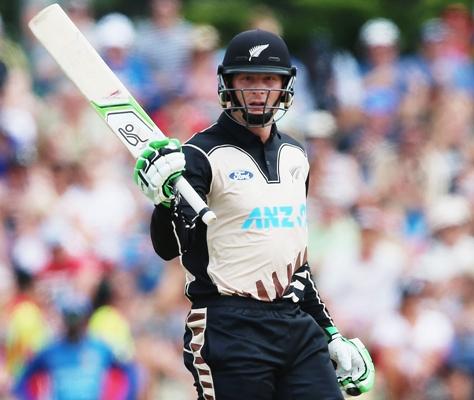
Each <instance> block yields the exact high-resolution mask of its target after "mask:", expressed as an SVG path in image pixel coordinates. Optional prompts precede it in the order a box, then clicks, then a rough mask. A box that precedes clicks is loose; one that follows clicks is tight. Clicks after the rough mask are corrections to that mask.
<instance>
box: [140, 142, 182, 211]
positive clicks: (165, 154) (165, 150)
mask: <svg viewBox="0 0 474 400" xmlns="http://www.w3.org/2000/svg"><path fill="white" fill-rule="evenodd" d="M185 165H186V160H185V158H184V154H183V153H182V151H181V143H180V142H179V140H178V139H169V138H166V139H162V140H154V141H152V142H150V143H148V145H147V147H146V148H145V150H144V151H143V152H142V154H140V157H138V159H137V162H136V164H135V170H134V174H133V178H134V181H135V183H136V184H137V185H138V187H139V188H140V190H141V191H142V192H143V193H144V194H145V196H147V197H148V198H149V199H150V200H151V201H152V202H153V203H154V204H163V205H165V206H167V207H169V206H170V204H171V201H172V200H173V199H174V198H175V191H174V187H173V183H174V182H175V180H176V179H177V178H178V177H179V176H181V175H182V173H183V171H184V167H185Z"/></svg>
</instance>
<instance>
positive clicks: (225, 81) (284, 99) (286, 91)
mask: <svg viewBox="0 0 474 400" xmlns="http://www.w3.org/2000/svg"><path fill="white" fill-rule="evenodd" d="M295 75H296V68H294V74H293V75H292V76H289V77H285V78H286V79H285V81H284V86H283V87H282V88H281V89H266V88H249V89H234V88H232V87H231V84H230V80H231V75H230V76H224V75H222V74H220V73H219V74H218V94H219V101H220V104H221V107H222V109H223V110H224V111H226V112H227V114H228V115H229V116H230V117H231V118H232V119H233V120H235V121H236V122H238V123H240V124H241V123H242V122H241V121H240V120H237V119H236V118H235V117H234V116H233V115H232V113H234V112H236V111H240V112H241V115H242V117H243V120H244V121H245V126H247V127H262V126H267V125H270V124H272V123H273V122H276V121H278V120H279V119H281V118H282V117H283V116H284V115H285V113H286V112H287V111H288V109H289V108H290V106H291V104H292V103H293V94H294V81H295ZM254 91H259V92H266V95H265V101H264V105H263V113H258V114H254V113H252V107H251V106H250V105H248V104H247V103H246V102H245V93H247V92H254ZM275 92H279V94H280V95H279V96H278V100H277V101H276V102H275V103H273V104H271V103H269V98H270V94H272V93H275ZM237 93H240V94H241V96H237ZM239 97H240V98H241V99H242V101H240V100H239Z"/></svg>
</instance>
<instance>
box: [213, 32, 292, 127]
mask: <svg viewBox="0 0 474 400" xmlns="http://www.w3.org/2000/svg"><path fill="white" fill-rule="evenodd" d="M240 73H255V74H277V75H281V76H282V77H283V87H282V88H281V89H267V88H262V89H260V88H248V89H235V88H233V87H232V77H233V76H234V75H235V74H240ZM217 78H218V94H219V101H220V104H221V107H222V109H223V110H224V111H225V112H226V113H227V115H228V116H229V117H230V118H232V119H233V120H234V121H236V122H237V123H239V124H243V125H245V126H246V127H263V126H267V125H271V124H272V123H273V122H275V121H278V120H279V119H280V118H281V117H283V115H285V113H286V111H288V109H289V108H290V106H291V104H292V102H293V95H294V83H295V78H296V67H293V66H292V65H291V61H290V54H289V52H288V48H287V46H286V43H285V42H284V41H283V39H282V38H280V37H279V36H278V35H275V34H273V33H270V32H266V31H262V30H258V29H257V30H251V31H245V32H242V33H240V34H238V35H237V36H235V37H234V38H233V39H232V40H231V42H230V43H229V46H228V47H227V50H226V53H225V56H224V60H223V62H222V64H221V65H219V68H218V70H217ZM254 91H261V92H266V97H265V103H264V106H263V113H262V112H259V113H257V114H254V113H252V107H251V106H249V105H248V104H246V103H245V96H244V95H245V93H246V92H254ZM272 92H280V96H278V100H276V101H275V103H274V104H270V103H269V98H270V95H271V93H272ZM238 93H240V96H238V95H237V94H238ZM239 97H240V98H241V99H242V100H239ZM241 101H242V102H243V104H242V102H241ZM239 112H240V113H241V116H242V119H243V121H244V123H242V120H241V119H237V118H235V114H236V113H239Z"/></svg>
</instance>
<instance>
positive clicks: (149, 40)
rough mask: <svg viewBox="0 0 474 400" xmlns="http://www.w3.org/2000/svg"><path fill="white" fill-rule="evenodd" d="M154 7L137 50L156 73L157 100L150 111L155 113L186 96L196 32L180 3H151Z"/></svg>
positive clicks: (171, 0) (165, 0) (140, 30)
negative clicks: (177, 97) (185, 17)
mask: <svg viewBox="0 0 474 400" xmlns="http://www.w3.org/2000/svg"><path fill="white" fill-rule="evenodd" d="M150 6H151V18H150V19H149V20H146V21H143V22H142V23H141V24H139V25H138V29H137V36H138V37H139V38H140V40H139V41H137V43H136V50H137V51H138V54H139V55H140V56H141V57H143V59H144V60H145V62H146V63H148V64H149V66H150V67H151V70H152V74H153V80H154V86H153V94H154V98H153V100H151V101H150V103H149V104H148V105H147V108H148V109H149V110H151V111H154V110H156V109H157V108H159V107H161V106H162V105H163V104H166V103H167V102H168V101H171V100H173V98H174V97H176V96H178V95H180V94H182V93H183V90H184V88H183V84H184V82H185V72H186V66H187V65H188V64H189V62H190V58H191V46H192V33H193V29H192V24H191V23H190V22H189V21H186V20H185V19H184V18H183V16H182V14H181V1H180V0H150Z"/></svg>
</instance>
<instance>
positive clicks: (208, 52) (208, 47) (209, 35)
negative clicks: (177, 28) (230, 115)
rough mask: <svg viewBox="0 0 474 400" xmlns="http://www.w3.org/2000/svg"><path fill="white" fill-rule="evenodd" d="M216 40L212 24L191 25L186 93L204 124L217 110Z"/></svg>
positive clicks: (218, 39)
mask: <svg viewBox="0 0 474 400" xmlns="http://www.w3.org/2000/svg"><path fill="white" fill-rule="evenodd" d="M219 41H220V37H219V32H218V31H217V29H216V28H215V27H213V26H212V25H197V26H195V27H194V30H193V39H192V56H191V62H190V64H189V66H188V68H187V71H186V74H185V75H186V83H185V86H186V87H185V96H186V98H187V99H188V101H189V102H191V103H192V104H193V106H194V107H196V108H197V109H199V110H200V111H201V112H202V113H203V114H204V115H205V117H206V119H207V125H206V126H205V127H207V126H208V125H210V123H211V121H214V119H215V117H216V116H217V115H219V113H220V108H219V107H218V105H216V96H217V79H216V73H217V66H218V64H219V61H220V60H219V59H218V47H219ZM205 127H203V128H205ZM203 128H201V129H203ZM194 132H195V131H194ZM194 132H193V133H194Z"/></svg>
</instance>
